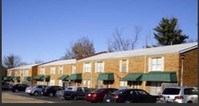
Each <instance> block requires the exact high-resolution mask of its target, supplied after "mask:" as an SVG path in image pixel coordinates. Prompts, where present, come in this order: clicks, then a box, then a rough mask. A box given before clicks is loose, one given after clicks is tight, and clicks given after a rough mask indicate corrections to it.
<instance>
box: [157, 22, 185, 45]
mask: <svg viewBox="0 0 199 106" xmlns="http://www.w3.org/2000/svg"><path fill="white" fill-rule="evenodd" d="M177 22H178V20H177V18H171V19H168V18H162V20H161V22H160V24H159V26H156V28H154V30H155V31H156V33H154V35H155V36H154V37H155V39H156V40H157V41H158V43H159V44H160V45H174V44H181V43H184V42H185V40H186V39H188V36H186V35H185V34H182V30H181V29H179V28H178V27H177Z"/></svg>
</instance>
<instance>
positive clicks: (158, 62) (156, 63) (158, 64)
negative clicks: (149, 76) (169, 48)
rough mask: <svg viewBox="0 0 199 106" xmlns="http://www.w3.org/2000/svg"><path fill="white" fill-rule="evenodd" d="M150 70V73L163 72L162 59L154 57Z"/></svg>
mask: <svg viewBox="0 0 199 106" xmlns="http://www.w3.org/2000/svg"><path fill="white" fill-rule="evenodd" d="M150 62H151V64H150V70H151V71H163V58H161V57H156V58H152V59H151V61H150Z"/></svg>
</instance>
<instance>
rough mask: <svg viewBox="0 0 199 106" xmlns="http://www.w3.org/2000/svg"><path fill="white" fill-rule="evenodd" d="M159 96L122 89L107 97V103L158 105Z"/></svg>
mask: <svg viewBox="0 0 199 106" xmlns="http://www.w3.org/2000/svg"><path fill="white" fill-rule="evenodd" d="M156 100H157V96H152V95H150V94H149V93H148V92H146V91H145V90H142V89H120V90H117V91H115V92H113V93H112V94H111V95H107V96H106V97H105V98H104V102H105V103H156Z"/></svg>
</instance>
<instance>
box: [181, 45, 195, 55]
mask: <svg viewBox="0 0 199 106" xmlns="http://www.w3.org/2000/svg"><path fill="white" fill-rule="evenodd" d="M197 48H198V45H195V46H192V47H190V48H186V49H184V50H181V51H180V52H179V53H180V54H181V53H185V52H188V51H191V50H193V49H197Z"/></svg>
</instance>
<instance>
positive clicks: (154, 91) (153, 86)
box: [150, 82, 162, 95]
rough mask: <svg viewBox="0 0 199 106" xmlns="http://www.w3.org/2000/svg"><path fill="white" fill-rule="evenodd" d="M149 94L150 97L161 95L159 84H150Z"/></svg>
mask: <svg viewBox="0 0 199 106" xmlns="http://www.w3.org/2000/svg"><path fill="white" fill-rule="evenodd" d="M150 85H151V87H150V94H151V95H160V94H161V91H162V89H161V82H151V84H150Z"/></svg>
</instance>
